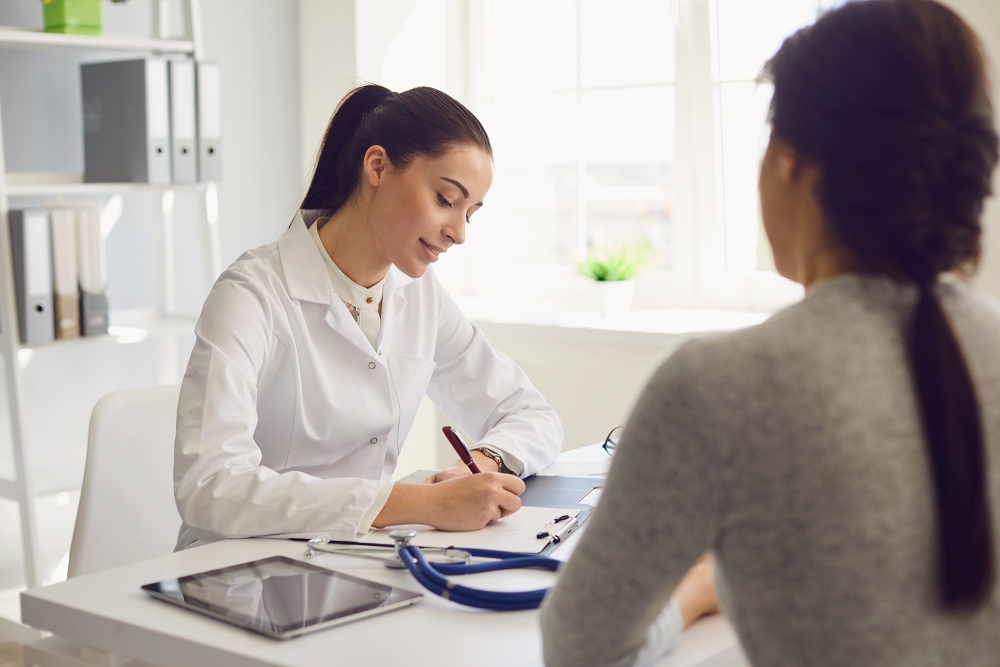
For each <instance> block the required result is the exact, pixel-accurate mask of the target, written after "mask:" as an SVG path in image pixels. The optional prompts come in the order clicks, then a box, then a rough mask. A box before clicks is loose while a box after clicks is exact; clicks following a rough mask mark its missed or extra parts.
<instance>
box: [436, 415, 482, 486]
mask: <svg viewBox="0 0 1000 667" xmlns="http://www.w3.org/2000/svg"><path fill="white" fill-rule="evenodd" d="M441 430H442V431H444V437H446V438H448V442H450V443H451V446H452V448H453V449H454V450H455V452H456V453H457V454H458V458H460V459H462V463H464V464H465V465H466V466H468V467H469V470H471V471H472V474H476V473H480V472H482V470H480V469H479V466H477V465H476V462H475V461H474V460H473V459H472V452H470V451H469V448H468V447H467V446H466V444H465V441H464V440H462V436H460V435H459V434H458V433H456V432H455V430H454V429H452V427H450V426H445V427H444V428H443V429H441Z"/></svg>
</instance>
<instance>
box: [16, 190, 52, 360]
mask: <svg viewBox="0 0 1000 667" xmlns="http://www.w3.org/2000/svg"><path fill="white" fill-rule="evenodd" d="M8 219H9V221H10V240H11V250H12V252H13V255H14V291H15V292H16V294H17V325H18V333H19V334H20V336H21V343H22V344H24V345H38V344H41V343H49V342H51V341H52V340H54V339H55V312H54V310H53V308H52V241H51V239H52V236H51V229H50V227H49V212H48V211H47V210H46V209H44V208H32V209H23V210H14V211H11V212H10V214H9V218H8Z"/></svg>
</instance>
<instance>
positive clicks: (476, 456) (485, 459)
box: [427, 451, 500, 484]
mask: <svg viewBox="0 0 1000 667" xmlns="http://www.w3.org/2000/svg"><path fill="white" fill-rule="evenodd" d="M472 460H473V461H475V462H476V465H477V466H479V469H480V470H482V471H483V472H500V471H499V470H497V462H496V461H495V460H494V459H493V458H491V457H489V456H486V454H483V453H482V452H480V451H473V452H472ZM471 474H472V471H471V470H469V466H467V465H465V464H464V463H462V459H459V460H457V461H455V462H454V463H452V464H451V465H450V466H448V467H447V468H445V469H444V470H439V471H438V472H436V473H434V475H433V476H432V477H429V478H428V479H427V482H429V483H431V484H437V483H438V482H444V481H447V480H449V479H455V478H456V477H465V476H466V475H471Z"/></svg>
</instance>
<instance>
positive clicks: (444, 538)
mask: <svg viewBox="0 0 1000 667" xmlns="http://www.w3.org/2000/svg"><path fill="white" fill-rule="evenodd" d="M579 511H580V510H575V509H572V510H568V509H553V508H551V507H522V508H521V509H519V510H518V511H517V512H515V513H514V514H511V515H510V516H508V517H504V518H503V519H500V520H499V521H494V522H493V523H490V524H488V525H487V526H486V527H485V528H483V529H482V530H474V531H470V532H465V533H452V532H447V531H443V530H437V529H434V528H431V527H429V526H390V527H388V528H380V529H378V530H373V531H372V532H370V533H368V535H366V536H365V537H364V538H362V539H361V541H362V542H371V543H376V544H393V543H394V541H393V539H392V538H391V537H389V532H390V531H392V530H398V529H400V528H409V529H413V530H416V531H417V536H416V537H415V538H413V541H412V544H414V545H416V546H418V547H451V546H455V547H468V548H472V549H499V550H501V551H517V552H521V553H532V554H537V553H540V552H541V551H542V549H544V548H545V547H546V546H547V545H548V543H549V540H548V539H544V538H543V539H539V538H538V537H537V535H538V533H539V531H541V530H544V529H545V524H547V523H549V522H550V521H553V520H554V519H556V518H557V517H560V516H563V515H564V514H568V515H569V516H571V517H575V516H576V515H577V514H578V513H579Z"/></svg>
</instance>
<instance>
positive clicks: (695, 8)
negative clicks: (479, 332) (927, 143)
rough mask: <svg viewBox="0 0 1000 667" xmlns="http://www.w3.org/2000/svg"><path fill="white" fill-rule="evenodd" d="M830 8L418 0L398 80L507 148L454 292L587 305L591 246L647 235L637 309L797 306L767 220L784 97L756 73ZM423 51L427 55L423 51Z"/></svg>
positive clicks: (395, 62) (501, 149)
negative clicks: (775, 119) (469, 112)
mask: <svg viewBox="0 0 1000 667" xmlns="http://www.w3.org/2000/svg"><path fill="white" fill-rule="evenodd" d="M831 4H832V2H830V1H829V0H754V1H753V2H748V1H747V0H617V1H616V2H613V3H612V2H607V0H545V2H538V1H537V0H464V2H463V1H458V0H452V1H450V2H449V1H446V0H422V1H421V2H418V3H417V5H416V8H415V9H414V10H413V13H412V16H411V17H410V19H409V21H408V23H407V26H409V29H408V28H407V27H404V29H403V30H402V31H401V32H400V35H399V36H398V37H397V38H396V42H397V43H403V42H406V43H411V42H412V43H413V44H412V45H411V46H410V47H409V48H405V49H402V48H396V45H394V46H393V47H391V48H390V49H389V53H388V55H387V57H386V63H385V71H386V73H387V74H388V73H390V72H391V73H392V76H391V77H390V78H392V79H393V81H391V82H390V81H386V83H387V84H388V85H390V86H396V87H397V88H402V87H409V85H419V83H421V82H425V83H426V82H427V81H430V80H431V79H433V80H434V81H435V82H437V81H438V80H439V79H440V80H441V81H444V82H445V84H446V85H445V86H443V87H445V89H446V90H448V92H450V93H451V94H452V95H455V96H456V97H458V98H459V99H461V100H462V101H464V102H465V103H466V104H468V105H469V106H470V107H471V108H472V109H473V111H474V112H475V113H476V114H477V115H478V116H479V117H480V118H481V119H482V120H483V123H484V124H485V125H486V128H487V130H488V131H489V133H490V137H491V140H492V142H493V146H494V151H495V164H496V170H495V179H494V184H493V188H492V190H491V191H490V194H489V196H488V198H487V200H486V204H487V205H486V206H485V207H484V208H483V210H482V211H480V212H479V213H477V214H476V216H474V218H473V226H472V227H471V228H470V238H472V239H473V243H471V244H469V246H467V247H465V248H463V249H462V250H461V251H460V252H453V253H449V257H448V258H446V260H444V259H443V260H442V262H441V263H440V264H439V271H438V273H439V275H441V276H442V280H445V282H446V284H448V286H449V288H450V289H452V290H453V291H455V292H456V293H463V292H464V293H465V294H469V293H472V294H479V295H485V296H508V297H514V298H529V299H543V300H544V299H549V300H557V301H558V300H566V299H572V298H574V296H579V294H580V293H581V288H580V285H581V284H583V285H585V284H586V283H581V282H580V281H579V280H577V278H576V277H575V276H574V275H573V273H574V272H573V270H572V265H573V264H574V263H575V262H577V261H579V260H580V259H582V258H583V257H584V256H585V255H586V253H587V251H588V249H600V248H606V247H612V246H614V245H617V244H619V243H622V242H633V241H640V240H642V241H647V242H648V243H649V244H650V246H651V247H652V249H653V251H654V255H655V258H656V261H655V267H654V268H653V270H651V271H649V272H647V274H646V275H645V276H644V277H643V278H642V279H641V280H640V281H639V285H637V288H638V291H637V299H638V301H639V304H638V305H639V307H669V306H671V305H701V306H705V305H711V306H733V307H748V306H749V307H774V306H778V305H782V304H784V303H788V302H790V301H792V300H794V299H796V298H798V296H799V295H800V294H801V288H799V287H798V286H797V285H793V284H791V283H789V282H788V281H785V280H784V279H781V278H780V277H778V276H777V274H775V273H774V272H773V266H772V264H771V258H770V250H769V248H768V247H767V243H766V239H765V238H764V235H763V230H762V227H761V224H760V220H759V213H758V204H757V193H756V183H757V168H758V163H759V159H760V156H761V154H762V152H763V148H764V147H765V145H766V141H767V125H766V112H767V106H768V103H769V101H770V94H771V91H770V87H769V86H768V85H766V84H758V83H757V82H756V77H757V75H758V74H759V72H760V69H761V67H762V65H763V63H764V61H765V60H766V59H767V58H768V57H770V55H772V54H773V53H774V52H775V51H776V50H777V48H778V47H779V46H780V44H781V42H782V40H783V39H784V38H785V37H786V36H787V35H789V34H791V33H792V32H794V31H795V30H796V29H798V28H799V27H801V26H803V25H806V24H809V23H811V22H812V21H814V20H815V19H816V17H817V15H818V14H819V12H820V11H822V10H823V9H824V8H826V7H828V6H830V5H831ZM446 14H448V16H445V15H446ZM456 14H460V16H457V15H456ZM418 23H419V24H420V25H422V26H423V27H422V28H418ZM410 24H413V25H412V26H410ZM456 26H457V27H456ZM463 26H464V28H463ZM449 30H452V31H453V32H449ZM454 31H457V32H460V33H461V32H464V35H461V36H459V37H460V38H457V37H456V35H455V34H453V33H454ZM407 40H408V41H407ZM414 40H416V42H414ZM421 41H423V42H424V43H425V44H426V45H427V48H426V49H422V50H421V49H419V48H413V46H414V45H416V44H418V43H420V42H421ZM432 42H433V44H432ZM445 43H447V45H448V46H447V49H442V48H441V47H440V45H441V44H445ZM435 45H437V46H435ZM432 47H433V48H432ZM445 50H447V53H445ZM459 56H462V58H461V59H462V67H461V68H458V69H456V67H455V65H454V63H455V60H456V58H458V57H459ZM404 73H405V75H404ZM428 77H430V79H429V78H428ZM400 84H407V85H400ZM574 281H575V282H574ZM643 286H645V291H644V290H643ZM643 294H645V295H646V296H645V298H643V296H642V295H643Z"/></svg>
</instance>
